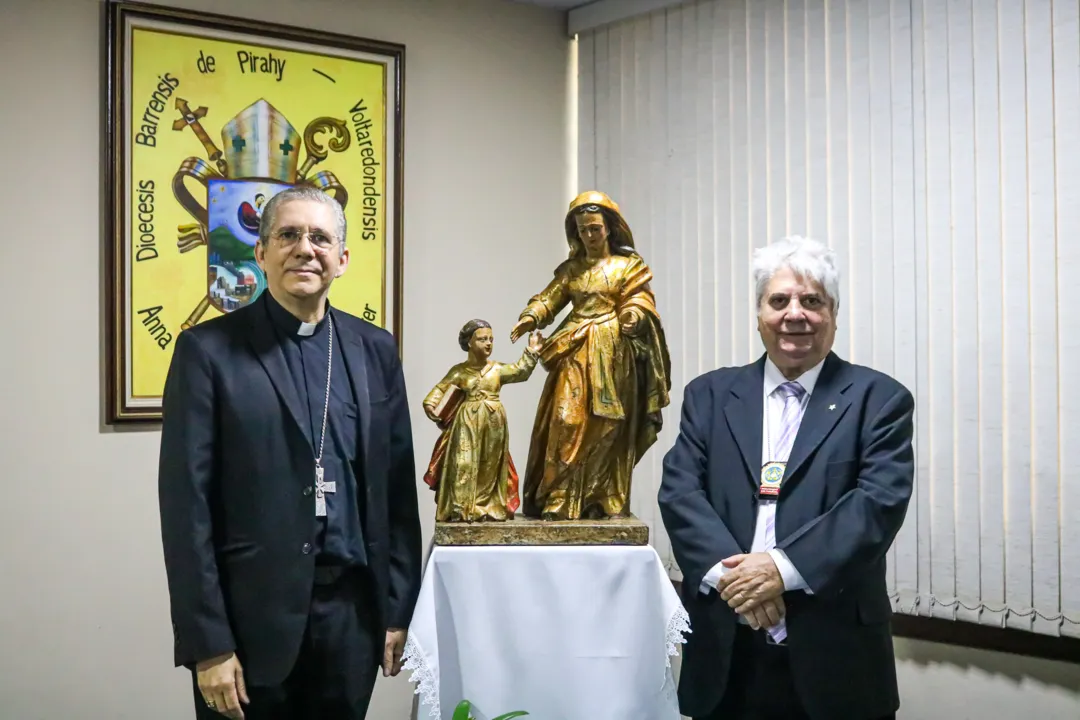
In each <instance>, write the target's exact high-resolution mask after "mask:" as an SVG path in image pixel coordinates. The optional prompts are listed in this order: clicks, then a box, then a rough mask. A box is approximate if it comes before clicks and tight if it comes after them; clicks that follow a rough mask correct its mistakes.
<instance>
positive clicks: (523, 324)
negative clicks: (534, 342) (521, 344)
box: [510, 317, 536, 343]
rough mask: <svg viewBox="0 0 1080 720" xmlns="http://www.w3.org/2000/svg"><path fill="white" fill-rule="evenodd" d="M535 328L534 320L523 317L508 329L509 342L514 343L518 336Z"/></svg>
mask: <svg viewBox="0 0 1080 720" xmlns="http://www.w3.org/2000/svg"><path fill="white" fill-rule="evenodd" d="M535 329H536V320H534V319H533V318H531V317H523V318H521V319H520V320H518V321H517V325H515V326H514V328H513V329H512V330H511V331H510V342H512V343H516V342H517V341H518V338H520V337H521V336H522V335H524V334H525V333H527V332H530V331H532V330H535Z"/></svg>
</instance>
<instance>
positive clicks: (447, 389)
mask: <svg viewBox="0 0 1080 720" xmlns="http://www.w3.org/2000/svg"><path fill="white" fill-rule="evenodd" d="M493 340H494V339H493V336H492V333H491V325H490V324H488V323H487V322H485V321H484V320H471V321H469V322H468V323H466V324H465V327H463V328H461V332H460V333H459V334H458V345H460V346H461V349H462V350H464V351H465V352H467V353H468V357H467V358H466V360H465V361H464V362H462V363H458V364H457V365H455V366H454V367H452V368H450V370H449V371H448V372H447V373H446V376H445V377H444V378H443V379H442V380H440V381H439V383H438V384H437V385H436V386H435V387H434V388H432V390H431V392H429V393H428V395H427V397H425V398H424V412H425V414H426V415H427V416H428V418H430V419H431V420H432V421H434V422H435V423H436V424H438V426H439V428H440V429H441V430H442V434H441V435H439V439H438V440H437V441H436V442H435V449H434V450H433V452H432V455H431V462H430V463H428V469H427V472H426V473H425V474H424V482H426V483H427V484H428V486H430V487H431V489H433V490H434V491H435V519H436V520H437V521H439V522H477V521H488V520H494V521H503V520H510V519H512V518H513V517H514V513H515V512H516V511H517V509H518V507H519V506H520V499H519V497H518V474H517V470H516V469H515V468H514V461H513V459H512V458H511V457H510V433H509V431H508V429H507V423H506V411H505V409H504V408H503V405H502V401H501V400H500V399H499V391H500V390H501V388H502V386H503V385H505V384H507V383H516V382H524V381H526V380H528V379H529V376H531V375H532V373H533V370H534V369H535V368H536V361H537V357H538V353H539V350H540V347H541V345H542V341H543V338H542V336H541V335H540V334H539V333H533V334H532V336H531V337H530V338H529V346H528V347H527V348H526V349H525V352H524V353H523V354H522V356H521V359H520V360H518V361H517V362H515V363H513V364H509V365H508V364H503V363H500V362H495V361H493V360H490V359H489V358H490V357H491V347H492V342H493Z"/></svg>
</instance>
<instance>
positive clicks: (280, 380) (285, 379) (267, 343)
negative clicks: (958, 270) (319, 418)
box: [248, 300, 315, 457]
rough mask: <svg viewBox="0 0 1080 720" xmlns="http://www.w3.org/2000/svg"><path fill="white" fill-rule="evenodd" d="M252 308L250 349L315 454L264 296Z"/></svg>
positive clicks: (298, 398)
mask: <svg viewBox="0 0 1080 720" xmlns="http://www.w3.org/2000/svg"><path fill="white" fill-rule="evenodd" d="M251 310H252V312H251V318H252V321H251V333H250V335H248V341H249V342H250V343H251V348H252V350H254V351H255V357H257V358H258V359H259V362H260V363H261V364H262V366H263V369H265V370H266V374H267V375H269V376H270V382H271V383H273V385H274V390H276V391H277V394H278V397H280V398H281V401H282V402H283V403H285V407H286V408H288V409H289V415H291V416H292V419H293V422H295V423H296V429H297V430H298V431H299V432H300V435H301V436H302V437H303V438H304V441H305V442H306V443H307V444H308V447H309V448H311V451H312V453H313V457H314V452H315V449H314V447H313V446H312V444H311V438H309V437H308V433H306V432H304V424H303V420H302V418H303V414H302V413H301V408H300V396H299V395H298V394H297V392H296V385H295V384H294V383H293V379H292V375H291V374H290V373H289V366H288V365H286V364H285V354H284V353H283V352H282V350H281V346H280V345H279V344H278V339H277V335H276V333H275V332H274V327H273V325H272V324H271V321H270V317H269V315H268V314H267V308H266V304H265V300H264V301H261V302H259V303H258V304H257V305H256V306H255V307H253V308H252V309H251Z"/></svg>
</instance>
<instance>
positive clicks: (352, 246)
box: [106, 0, 405, 423]
mask: <svg viewBox="0 0 1080 720" xmlns="http://www.w3.org/2000/svg"><path fill="white" fill-rule="evenodd" d="M106 26H107V27H106V32H107V38H108V39H107V42H108V70H107V72H108V92H107V104H106V111H107V115H106V125H107V142H106V154H107V165H106V181H107V187H106V191H107V195H108V202H109V207H108V210H107V213H106V217H107V223H106V226H107V233H106V242H107V243H108V249H109V253H108V256H109V257H108V269H109V278H108V282H107V283H106V287H107V292H108V293H109V298H108V301H109V302H108V308H109V316H110V317H109V326H110V327H109V349H108V354H109V360H108V364H109V372H108V384H109V387H108V392H107V405H108V407H107V411H106V419H107V422H109V423H122V422H130V421H143V422H144V421H157V420H160V419H161V393H162V390H163V388H164V385H165V377H166V375H167V373H168V369H169V363H170V360H171V358H172V349H173V347H174V345H175V339H176V337H177V335H178V334H179V333H180V332H183V331H184V330H185V329H187V328H190V327H192V326H194V325H196V324H198V323H200V322H205V321H207V320H209V319H211V318H214V317H217V316H219V315H222V314H224V313H228V312H233V311H235V310H238V309H240V308H242V307H244V306H246V305H249V304H251V303H252V302H254V301H255V300H256V299H257V298H258V297H259V296H260V295H261V293H263V292H265V291H266V280H265V277H264V276H263V274H262V271H261V270H260V269H259V267H258V265H257V264H256V263H255V256H254V248H255V243H256V242H257V240H258V228H259V218H260V212H261V208H262V207H263V206H265V204H266V202H267V200H269V199H270V198H271V197H272V196H273V195H274V194H275V193H277V192H280V191H281V190H283V189H285V188H288V187H291V186H295V185H302V184H306V185H311V186H314V187H318V188H321V189H323V190H325V191H326V192H327V193H328V194H330V195H332V196H333V197H335V198H336V199H337V200H338V202H340V203H341V205H342V207H343V208H344V211H345V217H346V223H347V227H348V231H347V235H346V239H347V244H348V247H349V250H350V254H351V260H350V263H349V270H348V272H346V273H345V275H343V276H342V277H340V278H338V279H337V280H336V281H335V282H334V284H333V286H332V289H331V293H330V300H331V302H332V303H333V304H334V305H335V306H336V307H338V308H340V309H342V310H344V311H346V312H349V313H352V314H354V315H357V316H359V317H363V318H364V319H366V320H368V321H370V322H372V323H374V324H377V325H379V326H380V327H384V328H386V329H387V330H390V331H391V332H393V333H394V335H395V336H396V337H397V339H398V343H399V347H400V346H401V272H402V268H401V262H402V257H401V255H402V248H401V223H402V169H403V167H402V158H403V154H402V132H403V124H402V123H403V117H402V114H403V100H404V94H403V93H404V60H405V48H404V47H403V46H402V45H399V44H395V43H387V42H381V41H375V40H367V39H362V38H353V37H347V36H343V35H337V34H332V33H326V32H321V31H315V30H307V29H301V28H296V27H288V26H283V25H272V24H269V23H264V22H259V21H254V20H247V19H239V18H230V17H225V16H222V15H214V14H207V13H196V12H190V11H186V10H177V9H172V8H164V7H159V6H155V5H145V4H141V3H130V2H118V1H116V0H110V1H109V2H108V3H107V21H106Z"/></svg>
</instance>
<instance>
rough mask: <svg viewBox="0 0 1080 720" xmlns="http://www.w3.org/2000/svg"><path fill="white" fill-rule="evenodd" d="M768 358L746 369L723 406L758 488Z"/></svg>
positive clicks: (748, 471) (737, 443) (747, 467)
mask: <svg viewBox="0 0 1080 720" xmlns="http://www.w3.org/2000/svg"><path fill="white" fill-rule="evenodd" d="M764 382H765V358H764V356H762V358H761V359H760V360H758V361H757V362H756V363H754V364H753V365H748V366H747V367H745V368H743V371H742V373H741V374H740V376H739V377H738V378H737V379H736V380H735V382H734V383H732V385H731V394H732V398H731V400H730V401H729V402H728V403H727V404H726V405H724V415H725V417H726V418H727V424H728V428H729V429H730V430H731V434H732V436H733V437H734V438H735V444H736V445H738V446H739V450H740V451H741V452H742V456H743V462H745V463H746V472H747V479H748V480H749V481H750V484H751V485H753V486H754V487H755V488H756V487H757V485H758V482H759V481H760V475H761V422H762V417H763V416H762V412H763V410H764V401H763V399H762V398H763V390H762V387H763V383H764Z"/></svg>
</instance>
